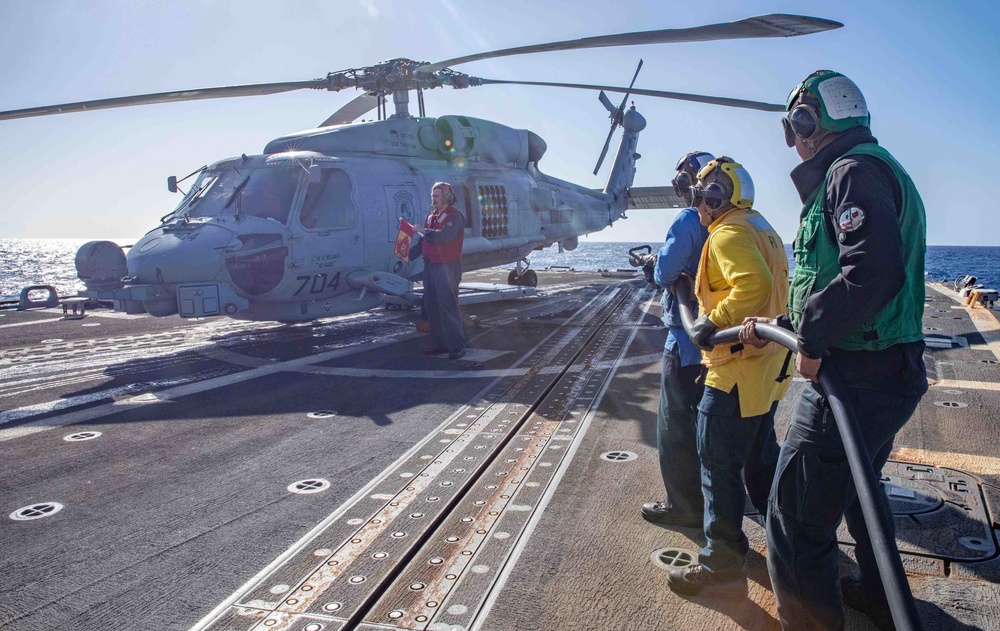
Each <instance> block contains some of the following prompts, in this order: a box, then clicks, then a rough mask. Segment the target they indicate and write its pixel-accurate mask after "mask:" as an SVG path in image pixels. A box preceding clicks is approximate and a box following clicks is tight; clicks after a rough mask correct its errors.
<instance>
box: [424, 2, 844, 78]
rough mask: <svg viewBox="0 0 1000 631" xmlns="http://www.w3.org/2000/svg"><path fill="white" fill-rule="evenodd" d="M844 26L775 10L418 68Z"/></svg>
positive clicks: (800, 32) (788, 34)
mask: <svg viewBox="0 0 1000 631" xmlns="http://www.w3.org/2000/svg"><path fill="white" fill-rule="evenodd" d="M842 26H843V24H841V23H840V22H835V21H833V20H825V19H823V18H814V17H807V16H802V15H788V14H783V13H772V14H769V15H761V16H757V17H752V18H745V19H742V20H737V21H735V22H723V23H721V24H709V25H706V26H696V27H693V28H679V29H662V30H658V31H641V32H638V33H621V34H618V35H601V36H598V37H584V38H581V39H573V40H567V41H564V42H551V43H548V44H535V45H531V46H518V47H516V48H504V49H502V50H494V51H490V52H486V53H477V54H475V55H466V56H464V57H455V58H453V59H446V60H444V61H439V62H437V63H433V64H428V65H426V66H421V67H419V68H417V70H416V71H417V72H421V73H427V72H437V71H438V70H441V69H443V68H449V67H451V66H457V65H458V64H465V63H469V62H471V61H480V60H482V59H492V58H496V57H509V56H511V55H528V54H531V53H544V52H552V51H556V50H576V49H580V48H604V47H608V46H636V45H639V44H674V43H679V42H705V41H710V40H720V39H748V38H757V37H796V36H798V35H810V34H812V33H820V32H823V31H829V30H832V29H837V28H840V27H842Z"/></svg>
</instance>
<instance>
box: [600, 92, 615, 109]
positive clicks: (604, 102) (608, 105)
mask: <svg viewBox="0 0 1000 631" xmlns="http://www.w3.org/2000/svg"><path fill="white" fill-rule="evenodd" d="M597 100H599V101H600V102H601V104H602V105H604V108H605V109H606V110H608V113H609V114H614V113H615V106H614V105H612V104H611V99H609V98H608V95H607V94H605V93H604V90H601V93H600V94H599V95H598V97H597Z"/></svg>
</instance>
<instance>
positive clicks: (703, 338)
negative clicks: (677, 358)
mask: <svg viewBox="0 0 1000 631" xmlns="http://www.w3.org/2000/svg"><path fill="white" fill-rule="evenodd" d="M718 330H719V327H717V326H715V323H714V322H712V321H711V320H709V319H708V315H707V314H706V315H703V316H701V317H700V318H698V319H697V320H695V321H694V324H693V325H692V326H691V331H690V335H691V342H692V343H693V344H694V345H695V346H697V347H698V348H700V349H701V350H703V351H710V350H712V349H713V348H715V346H714V345H713V344H709V343H708V338H709V337H711V335H712V334H713V333H715V332H716V331H718Z"/></svg>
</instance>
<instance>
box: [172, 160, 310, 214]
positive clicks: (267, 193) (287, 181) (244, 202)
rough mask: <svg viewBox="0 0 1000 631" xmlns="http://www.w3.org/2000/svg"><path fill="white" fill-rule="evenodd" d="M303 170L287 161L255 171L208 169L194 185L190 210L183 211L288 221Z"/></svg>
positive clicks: (188, 204) (189, 198)
mask: <svg viewBox="0 0 1000 631" xmlns="http://www.w3.org/2000/svg"><path fill="white" fill-rule="evenodd" d="M299 172H300V171H297V170H296V169H295V167H294V166H285V165H282V166H264V167H259V168H257V169H254V170H253V171H247V170H245V169H244V170H237V169H234V168H233V169H228V170H225V171H222V172H221V173H220V172H205V173H203V174H202V176H201V177H199V178H198V181H197V182H195V185H194V187H192V192H191V194H190V195H189V196H188V199H187V200H186V202H185V205H186V212H184V211H183V210H182V212H183V214H184V215H186V216H188V217H192V218H194V217H215V216H216V215H219V214H222V213H223V212H224V211H225V212H232V213H234V214H235V213H237V212H238V213H239V214H240V215H241V216H250V217H262V218H265V219H274V220H275V221H277V222H279V223H285V222H286V221H287V220H288V213H289V211H291V208H292V200H293V199H294V197H295V189H296V188H297V187H298V184H299ZM238 189H239V190H238ZM234 193H235V199H234Z"/></svg>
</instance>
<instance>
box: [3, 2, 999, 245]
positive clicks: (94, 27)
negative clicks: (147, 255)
mask: <svg viewBox="0 0 1000 631" xmlns="http://www.w3.org/2000/svg"><path fill="white" fill-rule="evenodd" d="M766 13H798V14H808V15H815V16H819V17H825V18H830V19H834V20H838V21H840V22H843V23H844V24H845V25H846V26H845V28H842V29H839V30H836V31H832V32H828V33H822V34H819V35H810V36H806V37H800V38H790V39H768V40H744V41H734V42H706V43H696V44H673V45H657V46H638V47H625V48H617V49H595V50H585V51H573V52H560V53H543V54H537V55H531V56H522V57H511V58H503V59H495V60H488V61H481V62H475V63H470V64H465V65H462V66H459V67H457V69H458V70H461V71H463V72H467V73H470V74H473V75H478V76H485V77H490V78H498V79H521V80H538V81H566V82H580V83H603V84H617V85H621V84H625V83H627V81H628V80H629V79H630V78H631V75H632V72H633V70H634V68H635V64H636V63H637V62H638V60H639V59H640V58H642V59H644V60H645V65H644V66H643V71H642V73H641V74H640V75H639V80H638V82H637V85H638V86H640V87H646V88H652V89H662V90H672V91H679V92H693V93H701V94H709V95H718V96H730V97H739V98H747V99H754V100H761V101H770V102H783V100H784V98H785V96H786V94H787V93H788V91H789V89H790V88H791V87H792V86H794V85H795V84H796V83H798V82H799V81H800V80H801V79H802V78H803V77H805V76H806V75H807V74H809V73H810V72H811V71H813V70H815V69H817V68H830V69H834V70H838V71H840V72H843V73H844V74H846V75H848V76H849V77H851V78H852V79H854V81H855V82H856V83H857V84H858V85H859V86H860V88H861V90H862V91H863V92H864V94H865V96H866V98H867V100H868V104H869V108H870V109H871V111H872V116H873V130H874V132H875V135H876V136H877V137H878V138H879V140H880V141H881V142H882V144H883V145H885V146H886V147H888V148H889V149H890V150H891V151H892V152H893V153H894V154H895V155H896V156H897V158H899V160H900V161H901V162H902V163H903V165H904V166H905V167H906V168H907V170H908V171H909V172H910V174H911V175H912V176H913V178H914V180H915V181H916V183H917V186H918V188H919V189H920V191H921V193H922V195H923V198H924V202H925V204H926V207H927V214H928V235H927V237H928V243H930V244H932V245H998V244H1000V237H998V235H1000V181H998V175H1000V161H998V159H997V157H996V156H997V152H998V150H1000V149H998V148H1000V120H998V118H997V116H996V113H997V111H1000V107H998V104H1000V87H998V79H1000V70H998V68H1000V44H998V40H997V38H996V37H995V34H994V33H993V32H991V31H990V30H988V29H990V28H991V25H993V24H994V23H995V11H994V9H993V7H992V6H991V5H990V4H987V3H986V2H972V1H970V2H950V3H943V2H934V1H928V0H921V1H915V2H902V1H897V2H882V1H878V0H876V1H871V2H850V3H848V2H843V1H842V0H837V1H825V0H822V1H816V2H809V3H802V2H791V1H785V0H775V1H773V2H746V1H739V2H737V1H728V0H726V1H721V2H703V3H697V2H692V3H673V2H671V3H666V2H652V1H650V2H635V1H628V0H625V1H623V2H620V3H618V6H614V5H613V3H608V2H605V1H594V0H555V1H547V2H537V1H523V0H503V1H502V2H458V0H425V1H413V2H389V1H388V0H337V1H320V0H298V1H294V2H276V1H274V0H268V1H260V0H242V1H240V2H223V1H200V2H190V1H187V0H178V1H173V2H149V1H136V2H123V1H117V2H110V1H107V0H90V1H88V2H78V1H73V2H68V1H62V0H57V1H46V2H17V1H15V0H0V59H3V60H4V63H3V64H2V65H0V110H8V109H18V108H24V107H32V106H38V105H48V104H56V103H64V102H71V101H82V100H88V99H98V98H107V97H113V96H125V95H132V94H142V93H150V92H161V91H167V90H179V89H185V88H194V87H208V86H221V85H233V84H244V83H259V82H272V81H294V80H304V79H313V78H318V77H322V76H324V75H325V74H326V73H327V72H330V71H336V70H341V69H345V68H351V67H361V66H365V65H369V64H372V63H376V62H378V61H382V60H384V59H388V58H391V57H409V58H412V59H416V60H420V61H438V60H441V59H447V58H450V57H455V56H459V55H464V54H470V53H475V52H480V51H484V50H492V49H497V48H506V47H511V46H519V45H526V44H535V43H540V42H546V41H555V40H562V39H572V38H578V37H587V36H594V35H602V34H609V33H622V32H632V31H640V30H649V29H659V28H677V27H687V26H697V25H701V24H706V23H713V22H722V21H731V20H736V19H739V18H744V17H750V16H753V15H761V14H766ZM355 96H356V93H354V92H341V93H329V92H317V91H302V92H296V93H289V94H283V95H275V96H261V97H248V98H240V99H221V100H213V101H197V102H191V103H184V104H163V105H152V106H143V107H133V108H128V109H113V110H102V111H95V112H84V113H79V114H68V115H59V116H48V117H40V118H33V119H24V120H15V121H0V238H10V237H66V238H68V237H80V238H115V237H118V238H136V237H138V236H140V235H141V234H143V233H144V232H146V231H147V230H149V229H151V228H153V227H154V226H155V225H157V222H158V219H159V217H160V216H161V215H163V214H165V213H167V212H168V211H169V210H171V209H172V208H173V207H174V206H175V205H176V203H177V201H179V199H178V197H176V196H174V195H171V194H170V193H168V192H167V190H166V186H165V181H166V177H167V176H168V175H171V174H176V175H186V174H187V173H189V172H191V171H193V170H194V169H196V168H198V167H200V166H201V165H203V164H206V163H211V162H214V161H216V160H219V159H221V158H224V157H229V156H232V155H239V154H240V153H248V154H252V153H260V151H261V150H262V149H263V147H264V145H265V144H266V143H267V141H268V140H270V139H272V138H274V137H277V136H279V135H282V134H285V133H288V132H292V131H296V130H300V129H306V128H310V127H314V126H316V125H318V124H319V123H320V122H321V121H323V120H324V119H326V118H327V117H328V116H329V115H330V114H331V113H333V112H334V111H336V110H337V109H338V108H339V107H340V106H341V105H343V104H344V103H346V102H347V101H349V100H350V99H352V98H354V97H355ZM425 97H426V102H427V109H428V114H429V115H432V116H437V115H443V114H467V115H471V116H476V117H479V118H486V119H490V120H495V121H498V122H502V123H505V124H508V125H511V126H513V127H519V128H527V129H531V130H533V131H535V132H537V133H538V134H540V135H541V136H542V137H543V138H544V139H545V140H546V142H547V143H548V146H549V150H548V153H547V154H546V156H545V158H544V159H543V160H542V163H541V165H540V166H541V168H542V170H543V171H545V172H547V173H549V174H552V175H554V176H557V177H561V178H564V179H567V180H570V181H573V182H577V183H579V184H582V185H584V186H588V187H593V188H600V187H602V186H603V184H604V181H605V179H606V177H607V171H608V168H609V166H610V161H608V162H606V164H605V166H604V168H603V170H602V172H601V173H600V174H599V176H597V177H595V176H593V175H591V171H592V169H593V165H594V162H595V161H596V159H597V156H598V154H599V152H600V147H601V144H602V143H603V141H604V137H605V135H606V133H607V129H608V121H607V114H606V112H605V111H604V109H603V107H602V106H601V105H600V103H598V101H597V95H596V93H591V92H584V91H576V90H557V89H552V88H509V87H500V86H487V87H480V88H473V89H469V90H464V91H455V90H451V89H445V90H435V91H432V92H428V93H426V95H425ZM635 102H636V105H637V107H638V109H639V110H640V111H641V112H642V113H643V114H644V115H645V117H646V118H647V120H648V123H649V124H648V127H647V130H646V131H645V132H643V134H642V136H641V137H640V139H639V151H640V152H641V153H642V154H643V158H642V160H640V162H639V170H638V175H637V178H636V185H639V186H651V185H658V184H668V183H669V180H670V177H671V175H672V167H673V164H674V163H675V162H676V160H677V158H678V157H679V156H680V155H682V154H683V153H686V152H687V151H689V150H693V149H703V150H707V151H712V152H714V153H716V154H718V155H721V154H728V155H731V156H733V157H735V158H736V159H737V160H739V161H741V162H742V163H743V164H744V165H745V166H746V167H747V169H748V170H749V171H750V173H751V175H752V176H753V178H754V180H755V184H756V189H757V204H756V205H755V206H756V207H757V208H758V209H760V210H761V211H762V212H763V213H764V214H765V215H766V216H768V217H769V218H770V219H771V222H772V223H773V224H774V226H775V228H776V229H777V230H778V232H779V233H780V234H781V236H782V237H783V239H784V240H785V241H788V242H790V241H791V240H792V238H793V236H794V231H795V227H796V224H797V220H798V213H799V204H798V201H797V197H796V195H795V192H794V190H793V188H792V185H791V183H790V180H789V179H788V172H789V170H791V168H792V167H794V166H795V165H796V164H797V157H796V156H795V152H794V151H793V150H790V149H787V148H786V147H785V145H784V142H783V139H782V134H781V127H780V122H779V117H780V115H778V114H768V113H763V112H755V111H745V110H735V109H729V108H722V107H718V106H709V105H698V104H690V103H682V102H675V101H667V100H661V99H654V98H649V97H638V98H635ZM616 142H617V141H616ZM630 214H631V216H630V218H628V219H626V220H623V221H620V222H618V223H616V224H615V226H614V227H612V228H609V229H607V230H605V231H603V232H601V233H598V234H596V235H593V236H592V237H590V238H591V239H592V240H609V241H648V242H656V241H660V240H662V238H663V236H662V235H663V234H664V233H665V231H666V227H667V226H668V225H669V223H670V221H671V220H672V218H673V214H674V213H673V212H672V211H642V212H632V213H630Z"/></svg>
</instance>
